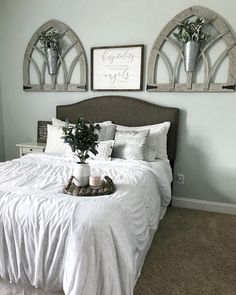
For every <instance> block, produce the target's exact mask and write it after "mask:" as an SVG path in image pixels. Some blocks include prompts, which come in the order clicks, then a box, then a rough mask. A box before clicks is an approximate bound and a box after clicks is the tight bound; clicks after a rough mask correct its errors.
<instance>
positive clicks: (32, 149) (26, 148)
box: [16, 142, 46, 157]
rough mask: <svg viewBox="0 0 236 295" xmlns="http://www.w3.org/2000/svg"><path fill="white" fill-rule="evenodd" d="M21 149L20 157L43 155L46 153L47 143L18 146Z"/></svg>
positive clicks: (20, 144)
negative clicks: (34, 154) (33, 154)
mask: <svg viewBox="0 0 236 295" xmlns="http://www.w3.org/2000/svg"><path fill="white" fill-rule="evenodd" d="M16 146H17V147H19V154H20V157H22V156H24V155H27V154H31V153H43V152H44V151H45V147H46V143H39V142H26V143H18V144H16Z"/></svg>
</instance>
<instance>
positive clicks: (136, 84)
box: [91, 45, 144, 91]
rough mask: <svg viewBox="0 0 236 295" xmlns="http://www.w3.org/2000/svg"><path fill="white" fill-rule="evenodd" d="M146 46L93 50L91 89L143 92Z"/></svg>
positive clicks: (96, 48) (95, 48) (97, 48)
mask: <svg viewBox="0 0 236 295" xmlns="http://www.w3.org/2000/svg"><path fill="white" fill-rule="evenodd" d="M143 51H144V45H129V46H113V47H108V46H106V47H93V48H91V89H92V90H98V91H99V90H108V91H117V90H119V91H120V90H121V91H122V90H123V91H127V90H128V91H129V90H130V91H140V90H142V87H143V83H142V76H143Z"/></svg>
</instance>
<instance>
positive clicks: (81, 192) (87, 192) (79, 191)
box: [63, 176, 116, 197]
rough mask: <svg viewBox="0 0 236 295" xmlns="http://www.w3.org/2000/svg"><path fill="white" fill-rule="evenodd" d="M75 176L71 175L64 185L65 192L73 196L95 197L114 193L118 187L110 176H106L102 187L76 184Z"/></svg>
mask: <svg viewBox="0 0 236 295" xmlns="http://www.w3.org/2000/svg"><path fill="white" fill-rule="evenodd" d="M73 179H74V176H71V177H70V179H69V182H68V184H67V185H66V186H65V187H64V190H63V191H64V193H65V194H68V195H73V196H84V197H94V196H102V195H110V194H112V193H114V191H115V190H116V187H115V185H114V183H113V181H112V179H111V178H110V177H108V176H105V177H104V180H103V181H102V184H101V186H100V187H92V186H76V185H75V184H74V182H73Z"/></svg>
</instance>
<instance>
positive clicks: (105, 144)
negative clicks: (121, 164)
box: [90, 140, 115, 161]
mask: <svg viewBox="0 0 236 295" xmlns="http://www.w3.org/2000/svg"><path fill="white" fill-rule="evenodd" d="M114 143H115V141H114V140H107V141H100V142H99V143H98V146H97V148H96V149H97V151H98V154H97V155H96V156H94V154H92V153H90V158H91V159H94V160H105V161H110V160H111V153H112V149H113V146H114Z"/></svg>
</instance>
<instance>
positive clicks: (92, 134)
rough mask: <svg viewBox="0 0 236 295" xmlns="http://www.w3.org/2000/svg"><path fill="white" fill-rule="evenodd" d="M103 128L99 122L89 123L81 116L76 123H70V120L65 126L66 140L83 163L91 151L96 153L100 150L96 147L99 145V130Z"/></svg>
mask: <svg viewBox="0 0 236 295" xmlns="http://www.w3.org/2000/svg"><path fill="white" fill-rule="evenodd" d="M100 129H101V127H100V126H99V124H95V123H93V122H91V121H89V122H88V123H87V122H86V121H85V120H84V119H83V117H79V119H78V121H77V124H76V125H70V124H69V123H68V122H67V123H66V126H65V127H63V131H64V134H65V135H64V136H63V138H64V140H65V142H67V143H68V144H69V145H70V147H71V149H72V151H73V152H74V153H75V155H76V156H78V158H79V159H80V163H81V164H85V163H86V160H87V159H88V158H89V153H90V152H91V153H92V154H94V155H96V154H97V153H98V151H97V150H96V147H97V145H98V132H97V131H99V130H100Z"/></svg>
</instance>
